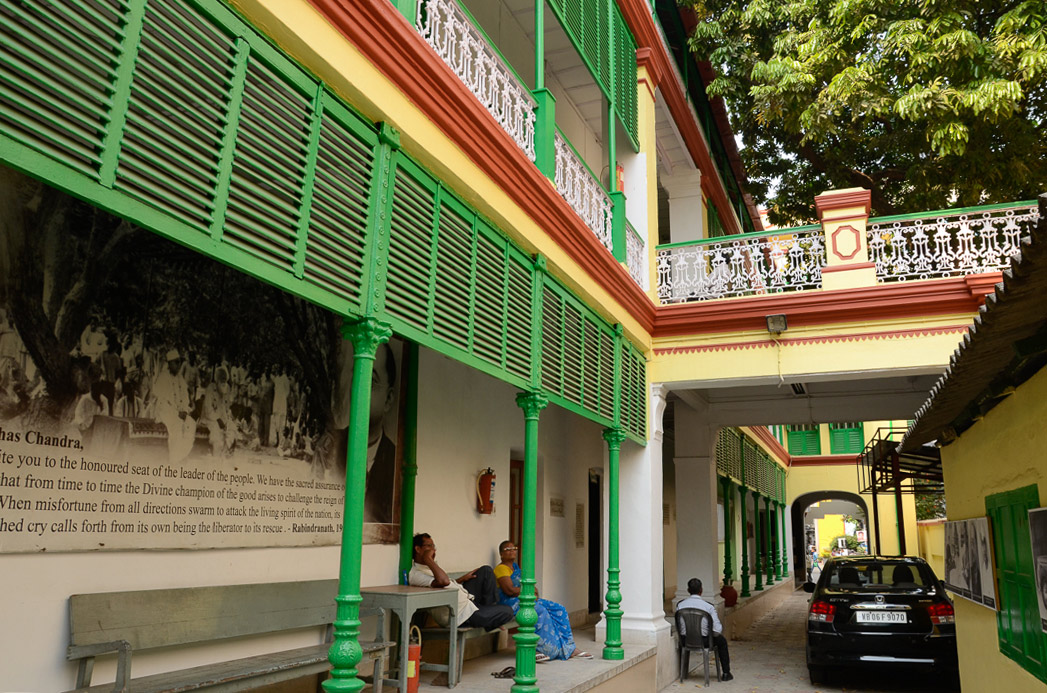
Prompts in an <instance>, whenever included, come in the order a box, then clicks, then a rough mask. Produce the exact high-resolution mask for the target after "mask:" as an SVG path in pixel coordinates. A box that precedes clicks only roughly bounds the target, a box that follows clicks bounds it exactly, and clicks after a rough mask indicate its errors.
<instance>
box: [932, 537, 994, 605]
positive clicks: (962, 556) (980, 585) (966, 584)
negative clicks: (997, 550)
mask: <svg viewBox="0 0 1047 693" xmlns="http://www.w3.org/2000/svg"><path fill="white" fill-rule="evenodd" d="M993 556H994V554H993V544H992V531H991V527H990V525H989V518H987V517H974V518H970V519H967V520H955V521H952V522H946V523H945V586H946V588H948V589H949V591H950V592H952V593H953V594H955V595H957V596H960V597H963V598H964V599H968V600H970V601H972V602H974V603H976V604H981V605H983V606H987V607H989V608H990V609H993V610H995V609H996V604H997V596H996V577H995V572H994V569H995V564H994V560H993Z"/></svg>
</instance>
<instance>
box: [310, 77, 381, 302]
mask: <svg viewBox="0 0 1047 693" xmlns="http://www.w3.org/2000/svg"><path fill="white" fill-rule="evenodd" d="M332 102H333V99H330V97H328V101H327V103H326V104H325V112H326V113H328V114H330V113H331V112H332V110H334V109H336V108H339V107H337V106H336V105H335V104H334V103H332ZM351 117H352V116H351V115H349V114H345V115H344V116H343V117H342V118H340V120H342V121H343V122H345V121H349V120H350V119H351ZM368 135H369V137H367V138H365V137H364V136H363V133H360V132H357V131H354V130H351V129H350V128H347V127H344V126H343V125H341V124H340V123H339V122H338V121H336V120H335V119H334V118H325V119H324V122H323V124H322V126H321V128H320V138H319V151H318V153H317V159H316V168H315V182H314V184H313V199H312V208H311V211H310V215H309V237H308V241H307V245H306V251H305V260H304V265H303V277H304V278H305V280H306V281H307V282H310V283H311V284H314V285H315V286H317V287H319V288H322V289H324V290H326V291H330V292H331V293H333V294H335V295H337V296H339V297H341V298H343V299H345V300H346V301H348V302H349V303H350V305H351V306H353V307H354V308H355V310H356V311H360V310H361V304H362V302H363V301H362V296H361V290H362V287H361V277H362V276H363V272H364V270H363V263H364V245H365V237H366V233H367V224H368V212H369V207H370V200H369V194H370V185H371V171H372V168H373V166H374V145H375V140H374V136H373V134H372V133H368Z"/></svg>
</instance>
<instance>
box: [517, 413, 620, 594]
mask: <svg viewBox="0 0 1047 693" xmlns="http://www.w3.org/2000/svg"><path fill="white" fill-rule="evenodd" d="M521 420H522V416H521ZM605 448H606V444H605V443H604V440H603V438H602V429H601V428H600V427H599V426H597V425H596V424H594V423H592V422H589V421H586V420H584V419H582V418H580V417H578V416H575V415H574V414H571V413H569V412H567V411H565V410H563V409H560V408H559V407H555V406H549V407H548V408H547V409H546V410H545V411H543V412H542V416H541V419H540V420H539V424H538V449H539V452H540V457H539V462H538V485H539V494H538V495H539V503H538V522H537V528H540V529H539V538H540V541H539V544H538V548H539V551H538V560H536V562H535V568H536V575H538V576H539V578H538V587H539V590H540V593H541V595H542V596H543V597H545V598H547V599H552V600H553V601H557V602H560V603H561V604H563V605H564V606H566V607H567V611H568V612H573V611H577V610H581V609H586V608H588V602H589V591H588V590H589V586H588V583H587V576H588V570H589V564H588V560H589V559H588V556H589V553H588V524H587V523H588V517H589V512H588V511H589V509H588V492H589V468H590V467H602V466H603V464H604V459H605V458H606V453H605ZM553 497H556V498H560V499H562V500H563V503H564V517H562V518H560V517H552V515H551V513H550V500H551V499H552V498H553ZM578 503H581V504H583V505H584V506H586V513H585V521H584V522H585V523H584V524H583V526H582V533H583V545H582V546H581V547H578V546H575V507H576V505H577V504H578ZM605 575H606V573H604V572H602V571H601V580H602V581H603V582H604V583H606V578H605Z"/></svg>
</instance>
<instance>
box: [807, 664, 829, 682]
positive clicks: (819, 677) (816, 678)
mask: <svg viewBox="0 0 1047 693" xmlns="http://www.w3.org/2000/svg"><path fill="white" fill-rule="evenodd" d="M807 673H808V674H810V675H811V685H812V686H817V685H818V684H819V683H824V682H825V667H816V666H811V665H810V664H808V665H807Z"/></svg>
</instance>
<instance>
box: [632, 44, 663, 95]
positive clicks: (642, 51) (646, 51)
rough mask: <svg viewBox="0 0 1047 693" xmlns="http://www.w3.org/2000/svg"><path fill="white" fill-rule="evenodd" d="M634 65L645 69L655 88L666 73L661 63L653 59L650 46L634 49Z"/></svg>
mask: <svg viewBox="0 0 1047 693" xmlns="http://www.w3.org/2000/svg"><path fill="white" fill-rule="evenodd" d="M636 66H637V67H642V68H644V69H646V70H647V76H648V77H650V78H651V80H652V81H653V82H654V84H653V86H654V88H655V89H657V88H658V85H659V84H661V83H662V78H663V77H664V76H665V74H666V73H665V70H664V69H663V66H662V64H661V63H659V62H658V61H657V60H655V57H654V51H653V50H652V49H651V48H650V46H644V47H643V48H637V49H636Z"/></svg>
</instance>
